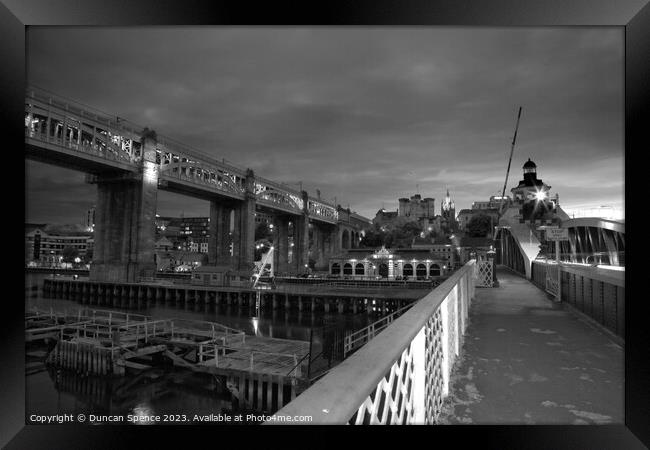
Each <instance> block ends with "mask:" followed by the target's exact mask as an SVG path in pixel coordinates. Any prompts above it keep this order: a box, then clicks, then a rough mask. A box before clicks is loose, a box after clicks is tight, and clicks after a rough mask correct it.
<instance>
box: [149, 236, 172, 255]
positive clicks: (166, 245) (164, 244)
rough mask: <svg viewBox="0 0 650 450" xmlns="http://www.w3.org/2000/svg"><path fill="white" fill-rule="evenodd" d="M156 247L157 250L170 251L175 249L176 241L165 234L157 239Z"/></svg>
mask: <svg viewBox="0 0 650 450" xmlns="http://www.w3.org/2000/svg"><path fill="white" fill-rule="evenodd" d="M154 248H155V250H156V251H163V252H168V251H170V250H174V243H173V242H172V241H170V240H169V239H167V238H166V237H165V236H163V237H161V238H160V239H158V240H157V241H156V243H155V245H154Z"/></svg>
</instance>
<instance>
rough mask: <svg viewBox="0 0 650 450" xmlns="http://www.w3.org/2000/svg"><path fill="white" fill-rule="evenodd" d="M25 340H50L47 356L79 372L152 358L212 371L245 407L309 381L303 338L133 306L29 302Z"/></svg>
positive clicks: (276, 400)
mask: <svg viewBox="0 0 650 450" xmlns="http://www.w3.org/2000/svg"><path fill="white" fill-rule="evenodd" d="M25 335H26V341H27V342H35V341H40V340H43V341H46V340H55V341H56V345H55V347H54V349H53V350H52V351H51V352H50V353H49V355H48V356H47V360H46V362H47V364H49V365H53V366H55V367H57V368H61V369H64V370H68V371H74V372H77V373H79V374H83V375H100V376H108V375H124V374H125V373H126V371H127V369H129V370H130V371H139V370H145V369H149V368H151V367H152V365H153V364H154V359H156V358H157V360H158V361H160V360H161V359H165V360H168V361H171V362H172V363H173V364H174V365H175V366H178V367H182V368H185V369H188V370H191V371H194V372H201V373H207V374H212V375H215V376H218V377H220V379H221V380H222V383H223V384H224V385H225V386H227V388H228V390H229V391H230V392H231V393H232V395H233V396H234V397H235V398H236V399H237V400H238V402H239V404H240V405H242V406H243V407H245V408H250V409H255V410H259V411H271V410H277V409H278V408H281V407H282V406H284V405H285V404H287V403H288V402H289V401H291V400H292V399H293V398H295V397H296V395H298V394H299V393H300V392H302V391H303V390H304V389H306V388H307V387H308V385H309V380H308V379H307V365H308V363H309V342H305V341H296V340H288V339H276V338H266V337H260V336H247V335H246V334H245V333H244V332H243V331H242V330H238V329H234V328H230V327H227V326H225V325H222V324H219V323H216V322H207V321H199V320H188V319H176V318H173V319H154V318H152V317H149V316H144V315H140V314H130V313H125V312H120V311H111V310H103V309H91V308H78V309H66V310H63V311H55V310H53V309H51V310H49V311H48V310H42V309H36V308H35V309H32V310H31V311H29V312H27V313H26V314H25Z"/></svg>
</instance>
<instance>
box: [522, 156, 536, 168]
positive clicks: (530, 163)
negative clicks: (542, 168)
mask: <svg viewBox="0 0 650 450" xmlns="http://www.w3.org/2000/svg"><path fill="white" fill-rule="evenodd" d="M536 167H537V164H535V163H534V162H532V161H531V160H530V158H528V161H526V162H525V163H524V166H523V168H524V169H534V168H536Z"/></svg>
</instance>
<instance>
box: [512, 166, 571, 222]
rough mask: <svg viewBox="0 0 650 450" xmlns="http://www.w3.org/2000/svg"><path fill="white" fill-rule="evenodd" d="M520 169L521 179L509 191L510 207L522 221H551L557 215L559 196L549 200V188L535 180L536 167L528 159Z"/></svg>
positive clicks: (540, 181)
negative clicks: (522, 175)
mask: <svg viewBox="0 0 650 450" xmlns="http://www.w3.org/2000/svg"><path fill="white" fill-rule="evenodd" d="M522 168H523V170H524V177H523V179H522V180H520V181H519V184H518V185H517V186H515V187H514V188H512V189H510V192H511V193H512V203H511V204H510V206H514V207H517V208H519V213H520V215H521V219H522V220H524V221H535V220H538V219H540V220H550V219H552V218H553V217H554V216H555V215H556V214H557V213H558V208H559V206H560V196H559V195H558V194H555V196H554V197H553V198H551V196H550V189H551V186H549V185H547V184H546V183H544V182H543V181H542V180H541V179H539V178H537V165H536V164H535V163H534V162H533V161H531V160H530V158H528V161H526V163H525V164H524V165H523V167H522ZM560 211H561V210H560ZM560 215H562V216H564V215H566V214H563V211H562V212H561V213H560ZM567 218H568V216H567Z"/></svg>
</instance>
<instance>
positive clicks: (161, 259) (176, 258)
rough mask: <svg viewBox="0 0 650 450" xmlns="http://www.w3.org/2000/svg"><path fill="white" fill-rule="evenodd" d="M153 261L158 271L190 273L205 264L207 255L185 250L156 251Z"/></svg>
mask: <svg viewBox="0 0 650 450" xmlns="http://www.w3.org/2000/svg"><path fill="white" fill-rule="evenodd" d="M155 260H156V269H157V270H158V271H174V272H191V271H193V270H194V269H196V268H197V267H200V266H202V265H205V264H207V255H205V254H202V253H198V252H189V251H185V250H167V251H166V250H157V251H156V253H155Z"/></svg>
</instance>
